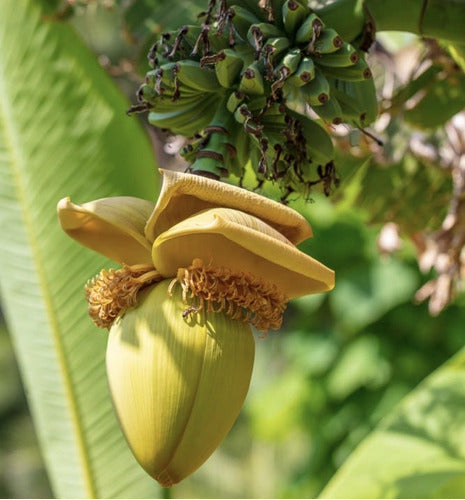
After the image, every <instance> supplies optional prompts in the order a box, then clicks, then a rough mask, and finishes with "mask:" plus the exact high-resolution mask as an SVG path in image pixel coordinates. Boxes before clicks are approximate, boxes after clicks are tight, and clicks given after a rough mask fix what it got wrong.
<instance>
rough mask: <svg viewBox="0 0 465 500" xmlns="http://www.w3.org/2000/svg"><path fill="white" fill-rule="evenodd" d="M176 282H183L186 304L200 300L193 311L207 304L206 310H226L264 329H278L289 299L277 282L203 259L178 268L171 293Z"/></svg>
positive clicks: (227, 313) (238, 318) (171, 285)
mask: <svg viewBox="0 0 465 500" xmlns="http://www.w3.org/2000/svg"><path fill="white" fill-rule="evenodd" d="M177 283H179V284H180V285H181V288H182V298H183V301H184V302H185V303H189V302H190V300H192V299H194V300H195V299H197V301H196V303H195V304H194V305H193V308H194V309H193V310H194V311H199V310H201V309H203V308H204V307H205V305H206V309H207V312H215V313H219V312H224V313H225V314H226V315H227V316H230V317H231V318H233V319H237V320H240V321H246V322H249V323H251V324H252V325H253V326H255V328H257V330H259V331H262V332H266V331H267V330H268V329H270V328H272V329H273V330H277V329H279V327H280V326H281V323H282V316H283V312H284V310H285V309H286V305H287V302H288V299H287V298H286V296H285V295H284V294H283V293H282V292H280V290H279V289H278V287H277V286H276V285H275V284H274V283H270V282H267V281H265V280H262V279H259V278H256V277H254V276H252V275H251V274H249V273H244V272H232V271H231V270H229V269H227V268H225V267H213V266H204V264H203V262H202V261H201V260H200V259H194V261H193V262H192V265H191V266H188V267H187V268H180V269H178V274H177V277H176V278H175V279H173V280H172V281H171V283H170V286H169V288H168V292H169V293H171V292H172V289H173V287H174V286H175V285H176V284H177ZM189 292H190V294H189ZM215 306H216V307H215Z"/></svg>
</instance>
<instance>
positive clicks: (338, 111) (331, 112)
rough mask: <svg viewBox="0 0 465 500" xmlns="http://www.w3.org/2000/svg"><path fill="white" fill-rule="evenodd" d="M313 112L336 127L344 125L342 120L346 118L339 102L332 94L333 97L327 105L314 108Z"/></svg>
mask: <svg viewBox="0 0 465 500" xmlns="http://www.w3.org/2000/svg"><path fill="white" fill-rule="evenodd" d="M313 111H315V113H316V114H317V115H318V116H320V118H323V120H325V121H327V122H329V123H332V124H334V125H339V124H340V123H342V118H343V116H344V114H343V112H342V108H341V105H340V104H339V101H338V100H337V99H336V97H335V96H334V95H333V94H332V93H331V97H330V98H329V99H328V100H327V101H326V102H325V103H323V104H321V105H318V106H314V108H313Z"/></svg>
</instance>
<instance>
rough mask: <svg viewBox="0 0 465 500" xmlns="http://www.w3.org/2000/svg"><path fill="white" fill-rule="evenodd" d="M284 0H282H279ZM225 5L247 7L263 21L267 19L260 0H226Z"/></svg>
mask: <svg viewBox="0 0 465 500" xmlns="http://www.w3.org/2000/svg"><path fill="white" fill-rule="evenodd" d="M279 1H282V0H279ZM225 6H226V7H228V8H234V9H235V8H236V7H240V8H241V9H246V10H248V11H250V13H251V14H253V15H254V16H255V17H257V18H258V19H259V20H260V21H259V22H261V21H266V20H267V18H266V13H265V11H264V10H263V9H262V8H261V7H260V5H259V2H258V0H225Z"/></svg>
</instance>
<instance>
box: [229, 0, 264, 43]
mask: <svg viewBox="0 0 465 500" xmlns="http://www.w3.org/2000/svg"><path fill="white" fill-rule="evenodd" d="M244 3H246V2H244ZM249 3H251V2H249ZM230 12H231V14H232V23H233V26H234V29H235V30H236V32H237V34H238V35H239V36H240V37H241V38H242V40H247V33H248V31H249V29H250V26H251V25H253V24H259V23H260V22H261V20H260V19H259V18H258V17H257V16H256V14H254V13H252V12H250V10H249V6H248V5H247V8H246V7H244V6H242V5H232V6H231V7H230Z"/></svg>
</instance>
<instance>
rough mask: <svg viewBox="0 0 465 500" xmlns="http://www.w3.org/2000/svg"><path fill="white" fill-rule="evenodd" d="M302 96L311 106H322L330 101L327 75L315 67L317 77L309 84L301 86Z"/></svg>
mask: <svg viewBox="0 0 465 500" xmlns="http://www.w3.org/2000/svg"><path fill="white" fill-rule="evenodd" d="M299 90H300V92H301V93H302V97H303V99H304V100H305V102H307V103H308V104H310V106H312V107H313V106H321V105H322V104H324V103H326V102H328V100H329V97H330V87H329V82H328V80H327V78H326V76H325V75H324V74H323V73H322V72H321V71H320V70H319V69H318V68H315V77H314V78H313V80H311V81H310V82H309V83H307V85H304V86H303V87H300V89H299Z"/></svg>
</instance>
